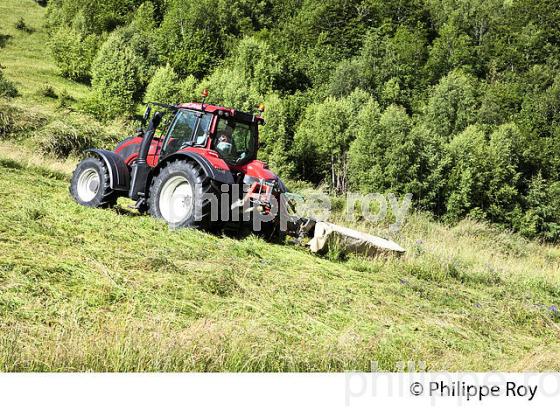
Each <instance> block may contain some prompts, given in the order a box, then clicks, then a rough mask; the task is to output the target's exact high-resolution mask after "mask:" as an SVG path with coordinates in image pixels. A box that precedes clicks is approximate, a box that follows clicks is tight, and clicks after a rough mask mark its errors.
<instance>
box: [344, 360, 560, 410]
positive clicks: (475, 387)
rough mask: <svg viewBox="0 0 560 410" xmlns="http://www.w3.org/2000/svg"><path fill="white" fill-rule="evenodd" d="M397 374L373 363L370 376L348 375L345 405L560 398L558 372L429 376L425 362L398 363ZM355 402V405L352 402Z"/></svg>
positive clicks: (559, 376) (363, 374)
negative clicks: (373, 401)
mask: <svg viewBox="0 0 560 410" xmlns="http://www.w3.org/2000/svg"><path fill="white" fill-rule="evenodd" d="M391 370H394V371H395V372H394V373H390V372H385V371H382V370H381V369H379V367H378V364H377V362H372V365H371V372H370V373H346V377H345V398H344V400H345V405H346V406H351V405H352V404H356V403H355V402H357V401H360V400H363V399H368V398H375V397H401V398H418V400H422V399H424V400H429V401H430V403H431V404H432V405H435V404H437V403H438V402H440V401H442V400H445V401H448V400H452V401H454V402H455V403H456V404H459V405H463V404H466V403H468V402H482V401H486V400H491V399H492V398H500V399H512V400H524V401H527V402H532V401H533V400H535V399H536V398H538V397H544V398H551V397H557V396H558V395H560V374H558V373H522V374H519V373H517V374H515V373H426V363H425V362H421V361H420V362H413V361H408V362H398V363H397V364H396V366H395V368H394V369H391ZM353 402H354V403H353Z"/></svg>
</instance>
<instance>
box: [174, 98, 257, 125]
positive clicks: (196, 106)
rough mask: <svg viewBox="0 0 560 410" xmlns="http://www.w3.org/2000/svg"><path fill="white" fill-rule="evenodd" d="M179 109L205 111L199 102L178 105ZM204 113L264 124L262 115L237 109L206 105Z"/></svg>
mask: <svg viewBox="0 0 560 410" xmlns="http://www.w3.org/2000/svg"><path fill="white" fill-rule="evenodd" d="M177 108H187V109H190V110H196V111H202V110H203V109H202V103H197V102H190V103H181V104H177ZM204 111H205V112H210V113H218V112H222V113H226V115H227V116H229V117H233V118H234V119H237V120H240V121H243V122H258V123H261V124H262V123H263V122H264V120H263V118H262V117H261V116H260V115H255V114H251V113H248V112H243V111H239V110H236V109H235V108H227V107H222V106H220V105H213V104H204Z"/></svg>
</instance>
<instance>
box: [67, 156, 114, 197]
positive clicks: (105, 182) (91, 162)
mask: <svg viewBox="0 0 560 410" xmlns="http://www.w3.org/2000/svg"><path fill="white" fill-rule="evenodd" d="M70 194H71V195H72V197H74V199H75V200H76V202H77V203H79V204H80V205H84V206H90V207H92V208H103V207H108V206H112V205H114V204H115V203H116V202H117V195H116V192H115V191H113V190H112V189H111V187H110V184H109V170H108V169H107V167H106V165H105V163H103V162H102V161H101V160H99V159H97V158H86V159H84V160H83V161H82V162H80V163H79V164H78V166H77V167H76V169H75V170H74V173H73V174H72V180H71V182H70Z"/></svg>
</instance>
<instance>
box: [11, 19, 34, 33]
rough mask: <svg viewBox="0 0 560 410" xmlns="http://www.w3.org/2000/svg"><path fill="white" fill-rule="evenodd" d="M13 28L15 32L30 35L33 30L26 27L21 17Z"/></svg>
mask: <svg viewBox="0 0 560 410" xmlns="http://www.w3.org/2000/svg"><path fill="white" fill-rule="evenodd" d="M15 27H16V29H17V30H20V31H25V32H26V33H31V32H32V31H33V30H32V29H31V28H30V27H28V26H27V24H26V23H25V20H24V19H23V17H20V18H19V19H18V21H16V24H15Z"/></svg>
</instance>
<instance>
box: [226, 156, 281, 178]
mask: <svg viewBox="0 0 560 410" xmlns="http://www.w3.org/2000/svg"><path fill="white" fill-rule="evenodd" d="M236 169H238V170H239V171H241V172H243V173H244V174H245V175H246V176H248V177H252V178H255V179H264V180H266V181H271V180H274V181H276V180H278V179H279V178H278V176H277V175H276V174H275V173H274V172H272V171H271V170H270V169H268V165H267V164H266V162H263V161H260V160H254V161H251V162H249V163H248V164H245V165H242V166H239V167H236Z"/></svg>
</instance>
